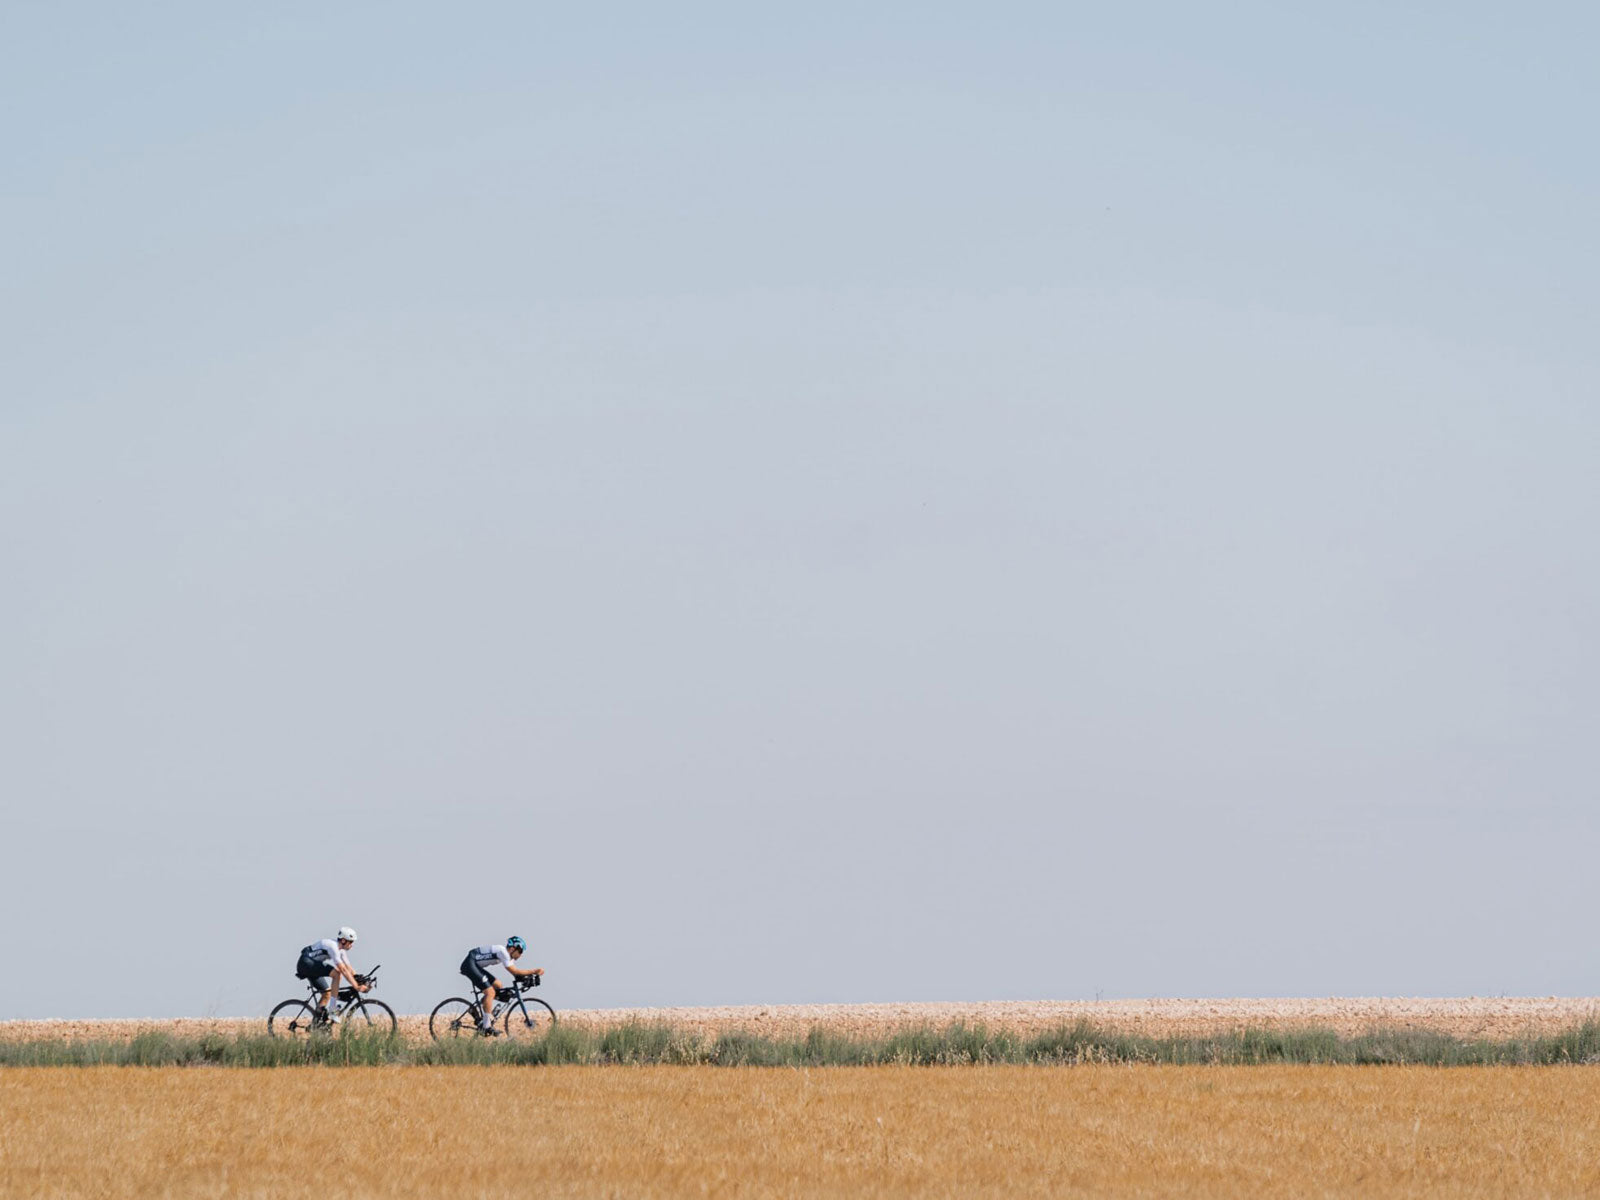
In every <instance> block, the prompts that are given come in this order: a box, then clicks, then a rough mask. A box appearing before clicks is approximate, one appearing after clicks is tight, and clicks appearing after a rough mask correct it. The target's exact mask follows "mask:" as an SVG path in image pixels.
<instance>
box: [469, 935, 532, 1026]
mask: <svg viewBox="0 0 1600 1200" xmlns="http://www.w3.org/2000/svg"><path fill="white" fill-rule="evenodd" d="M527 948H528V943H527V942H525V941H523V940H522V939H521V938H519V937H508V938H507V939H506V944H505V945H504V946H476V947H474V948H473V949H471V950H468V951H467V956H466V957H465V958H463V959H462V960H461V973H462V974H463V975H465V976H466V977H467V978H468V979H470V980H472V986H473V987H476V988H482V989H483V1016H482V1018H481V1019H480V1021H479V1025H478V1029H479V1032H481V1033H484V1034H487V1035H488V1036H490V1037H493V1036H494V1033H495V1029H494V993H495V989H496V988H497V987H500V986H502V985H501V984H500V983H499V981H498V980H496V979H495V977H494V976H493V975H491V974H489V970H488V968H490V967H491V966H493V965H495V964H496V963H499V964H500V965H501V966H502V967H504V968H505V969H506V970H508V971H510V972H511V973H512V974H513V975H520V976H528V975H543V974H544V968H543V967H533V968H532V969H526V968H523V967H519V966H516V965H515V964H516V961H517V959H519V958H521V957H522V955H523V952H524V951H526V950H527Z"/></svg>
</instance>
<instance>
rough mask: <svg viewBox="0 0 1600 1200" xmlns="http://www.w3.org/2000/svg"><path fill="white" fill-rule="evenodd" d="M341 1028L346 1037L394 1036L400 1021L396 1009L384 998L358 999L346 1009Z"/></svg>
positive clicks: (340, 1023)
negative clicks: (384, 1000)
mask: <svg viewBox="0 0 1600 1200" xmlns="http://www.w3.org/2000/svg"><path fill="white" fill-rule="evenodd" d="M339 1028H340V1029H341V1030H342V1031H343V1034H344V1036H345V1037H349V1036H351V1035H352V1034H356V1035H359V1036H362V1037H393V1036H394V1035H395V1031H396V1030H397V1029H399V1028H400V1023H399V1022H398V1021H396V1020H395V1018H394V1009H392V1008H390V1007H389V1006H388V1005H387V1004H385V1003H384V1002H383V1001H382V1000H357V1001H356V1002H355V1003H354V1004H352V1005H351V1006H350V1007H349V1008H347V1009H345V1010H344V1020H343V1021H341V1022H339Z"/></svg>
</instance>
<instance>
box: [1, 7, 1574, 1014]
mask: <svg viewBox="0 0 1600 1200" xmlns="http://www.w3.org/2000/svg"><path fill="white" fill-rule="evenodd" d="M1297 9H1298V11H1297ZM0 14H3V15H0V132H3V136H4V144H5V146H6V150H7V152H6V154H5V155H4V157H3V159H0V178H3V184H4V186H3V188H0V218H3V227H4V229H5V230H6V238H5V259H4V263H5V268H4V270H3V271H0V329H3V330H4V334H3V342H0V351H3V353H0V361H3V363H4V380H5V387H4V392H3V395H0V554H3V556H4V557H3V562H4V565H5V570H4V575H3V576H0V578H3V580H4V587H3V588H0V629H3V630H4V634H3V636H0V654H3V658H0V722H3V726H0V727H3V728H4V729H5V731H6V734H5V750H4V754H3V755H0V800H3V803H4V805H5V818H4V821H5V825H4V830H5V834H6V837H5V839H4V849H3V850H0V854H3V856H4V864H3V865H4V870H3V871H0V905H3V906H4V909H5V911H6V912H7V913H8V914H10V915H9V918H8V919H7V920H6V921H4V922H0V955H3V957H4V960H5V961H7V962H9V963H11V964H13V966H14V967H17V968H18V969H15V970H12V971H8V972H6V973H4V975H3V976H0V1017H5V1016H47V1015H55V1014H58V1015H102V1016H110V1015H143V1014H180V1013H194V1012H205V1011H213V1012H222V1013H239V1014H248V1013H257V1012H265V1010H266V1008H267V1007H268V1005H269V1004H270V1002H271V1001H273V1000H275V999H277V998H279V997H280V996H282V995H288V994H290V993H291V992H293V991H294V990H295V988H296V986H297V985H296V984H295V983H294V981H293V980H292V979H290V978H289V975H288V972H289V971H290V969H291V963H292V959H293V954H294V952H295V950H297V949H298V947H299V946H300V945H302V944H304V943H305V942H307V941H309V940H311V939H312V938H314V937H319V936H324V935H325V934H326V933H328V932H329V931H330V930H332V929H333V928H334V927H336V926H337V925H339V924H342V923H349V924H353V925H355V926H357V928H358V929H359V930H360V931H361V933H362V942H361V945H360V946H359V947H358V954H357V961H358V965H361V964H365V963H370V962H373V961H381V962H383V963H384V964H385V972H384V973H385V976H386V978H387V980H388V981H389V982H388V987H387V988H386V991H387V992H388V996H389V998H390V999H391V1000H392V1001H394V1002H395V1003H396V1004H397V1006H398V1007H401V1008H402V1009H407V1010H417V1009H424V1008H426V1007H427V1006H428V1005H429V1004H430V1003H431V1001H432V1000H434V999H436V998H438V997H440V996H443V995H445V994H446V993H447V992H449V991H451V990H454V985H455V982H456V977H455V976H454V974H453V972H454V969H455V964H456V963H457V962H458V961H459V959H460V957H461V955H462V953H463V952H464V951H465V949H466V948H467V947H468V946H469V945H471V944H473V943H475V942H479V941H484V940H489V939H495V940H499V939H503V938H504V937H505V936H507V935H508V934H511V933H513V932H520V933H522V934H523V935H524V936H526V937H528V938H529V940H530V942H531V943H532V946H533V958H534V959H535V960H537V961H538V962H540V963H542V964H543V965H545V966H547V967H548V968H549V970H550V973H551V975H550V983H551V989H550V998H551V1000H552V1001H553V1002H555V1003H557V1004H558V1005H565V1006H579V1005H630V1004H668V1003H722V1002H726V1003H739V1002H782V1001H808V1000H892V999H908V1000H909V999H962V998H1032V997H1037V998H1045V997H1060V998H1077V997H1086V996H1092V995H1094V994H1096V993H1097V992H1098V993H1103V994H1106V995H1112V996H1138V995H1197V994H1205V995H1227V994H1288V995H1293V994H1329V993H1359V994H1371V993H1380V992H1381V993H1411V994H1453V993H1472V992H1476V993H1493V992H1512V993H1534V994H1543V993H1566V994H1587V993H1591V992H1596V991H1600V974H1597V970H1596V968H1595V967H1594V966H1593V965H1592V964H1591V962H1590V961H1589V954H1588V951H1587V950H1586V949H1585V947H1586V945H1587V941H1588V939H1587V934H1588V931H1589V927H1590V922H1589V921H1588V920H1587V917H1588V908H1589V904H1590V902H1591V898H1592V897H1591V892H1592V887H1591V885H1590V883H1589V879H1590V877H1591V876H1592V869H1591V867H1590V864H1589V858H1590V856H1591V852H1592V846H1593V843H1594V840H1595V836H1596V834H1597V833H1600V809H1597V806H1596V799H1597V797H1596V787H1595V779H1596V767H1597V765H1600V764H1597V757H1600V756H1597V753H1596V749H1595V742H1594V735H1593V730H1594V729H1595V728H1596V726H1597V723H1600V711H1597V709H1600V703H1597V699H1596V684H1595V680H1596V679H1597V678H1600V652H1597V640H1596V634H1595V616H1594V614H1595V612H1596V605H1597V601H1600V594H1597V593H1600V552H1597V549H1596V547H1597V546H1600V536H1597V535H1600V529H1597V525H1600V520H1597V514H1600V484H1597V483H1596V472H1595V464H1596V462H1597V460H1600V414H1597V412H1596V405H1595V391H1596V388H1595V385H1596V381H1597V374H1600V372H1597V366H1600V363H1597V350H1596V342H1595V339H1594V337H1593V334H1592V326H1593V323H1594V317H1595V312H1596V300H1597V298H1600V253H1597V251H1600V236H1597V234H1596V226H1595V222H1594V220H1593V213H1594V212H1595V211H1596V208H1597V203H1600V195H1597V192H1600V186H1597V185H1600V178H1597V172H1600V167H1597V165H1596V158H1595V156H1594V154H1593V153H1592V152H1591V150H1590V142H1591V141H1592V133H1591V131H1590V129H1589V125H1590V124H1591V114H1592V113H1593V112H1594V111H1595V108H1596V103H1597V99H1600V97H1597V96H1596V94H1595V93H1596V90H1597V89H1596V86H1595V83H1594V72H1593V69H1592V63H1591V61H1590V59H1591V58H1592V47H1593V45H1594V44H1595V41H1596V36H1597V35H1600V15H1597V13H1596V11H1595V10H1594V9H1592V8H1591V7H1589V6H1578V5H1534V6H1523V7H1520V8H1518V9H1517V10H1516V11H1512V10H1510V9H1508V8H1506V7H1505V6H1499V5H1495V6H1490V5H1462V4H1452V5H1444V4H1433V5H1412V6H1409V7H1408V8H1407V9H1406V11H1404V12H1396V11H1394V6H1379V5H1345V6H1340V7H1338V8H1337V9H1335V8H1330V7H1329V6H1325V5H1322V6H1315V7H1313V6H1285V5H1282V4H1272V5H1268V4H1257V5H1249V4H1233V5H1227V6H1223V7H1221V8H1218V7H1215V6H1213V7H1211V8H1210V9H1207V10H1201V9H1200V8H1197V7H1196V6H1192V5H1179V4H1145V5H1124V6H1111V7H1107V6H1093V7H1089V6H1082V7H1080V6H1073V5H1061V4H1050V5H1046V4H1023V3H1012V4H1006V3H989V4H985V5H982V6H979V5H935V6H931V7H930V6H926V5H910V4H900V3H883V4H878V5H874V6H871V7H870V8H869V9H865V10H864V8H863V6H860V5H842V4H830V3H820V4H810V5H806V6H803V7H802V6H797V7H795V8H793V9H791V10H789V11H778V10H775V9H770V10H766V11H763V10H762V8H761V7H759V6H753V5H748V4H741V5H734V4H692V3H691V4H687V5H676V6H670V7H668V6H659V5H642V4H617V5H611V6H577V7H575V6H555V5H531V4H523V5H514V6H513V5H495V4H489V5H479V6H474V7H473V8H471V9H470V10H454V11H445V10H443V9H437V8H434V7H431V6H419V5H407V4H398V5H397V4H385V5H381V6H380V5H363V4H341V5H337V6H311V5H303V6H297V5H289V6H280V10H279V11H273V12H270V13H269V12H264V11H252V12H250V13H242V12H238V11H233V10H229V9H227V8H226V7H219V6H216V5H200V4H188V5H177V4H174V5H164V6H161V7H160V9H159V11H136V10H134V9H130V8H129V7H128V6H122V5H105V4H78V5H73V4H60V5H43V4H21V3H11V4H0ZM490 881H497V882H493V883H492V884H491V882H490ZM79 946H82V947H84V949H85V950H87V951H89V955H88V957H87V958H86V959H85V960H83V961H82V962H81V963H79V962H78V960H77V959H75V957H74V956H75V954H76V952H77V948H78V947H79ZM199 947H204V948H206V952H207V953H208V954H210V955H212V956H213V958H212V960H211V965H209V966H202V965H200V963H199V962H198V961H197V960H196V958H195V957H194V952H195V950H196V949H197V948H199ZM45 961H49V962H51V963H57V964H61V966H62V968H63V969H65V970H68V971H69V972H70V971H71V970H72V969H73V967H74V966H75V965H81V966H85V967H86V966H89V965H91V964H95V965H99V966H102V967H105V968H109V970H110V976H109V977H108V979H107V981H106V983H105V985H104V986H103V987H100V988H98V989H96V990H94V991H87V990H80V989H74V990H73V991H72V992H71V994H70V995H66V996H63V995H62V994H61V989H60V988H59V987H56V986H52V985H47V984H46V983H44V982H43V981H45V980H47V979H49V978H52V977H51V976H50V975H49V973H48V972H45V973H44V974H43V975H41V974H39V973H38V972H37V971H34V970H33V969H31V968H28V967H27V964H30V963H33V964H38V963H43V962H45Z"/></svg>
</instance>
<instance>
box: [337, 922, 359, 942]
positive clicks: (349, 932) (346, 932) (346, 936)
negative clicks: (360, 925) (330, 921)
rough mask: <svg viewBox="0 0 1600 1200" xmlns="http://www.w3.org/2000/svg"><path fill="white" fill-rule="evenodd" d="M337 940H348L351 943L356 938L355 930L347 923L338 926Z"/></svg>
mask: <svg viewBox="0 0 1600 1200" xmlns="http://www.w3.org/2000/svg"><path fill="white" fill-rule="evenodd" d="M339 940H340V941H341V942H350V943H351V944H352V945H353V944H354V943H355V940H356V931H355V930H354V929H351V928H350V926H348V925H341V926H339Z"/></svg>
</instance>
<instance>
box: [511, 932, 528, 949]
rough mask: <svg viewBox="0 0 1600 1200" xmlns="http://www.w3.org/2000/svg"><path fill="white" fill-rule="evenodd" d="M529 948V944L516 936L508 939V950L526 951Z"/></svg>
mask: <svg viewBox="0 0 1600 1200" xmlns="http://www.w3.org/2000/svg"><path fill="white" fill-rule="evenodd" d="M527 948H528V943H527V942H525V941H523V940H522V939H521V938H519V937H516V936H515V935H513V936H511V937H508V938H507V939H506V949H507V950H526V949H527Z"/></svg>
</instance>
